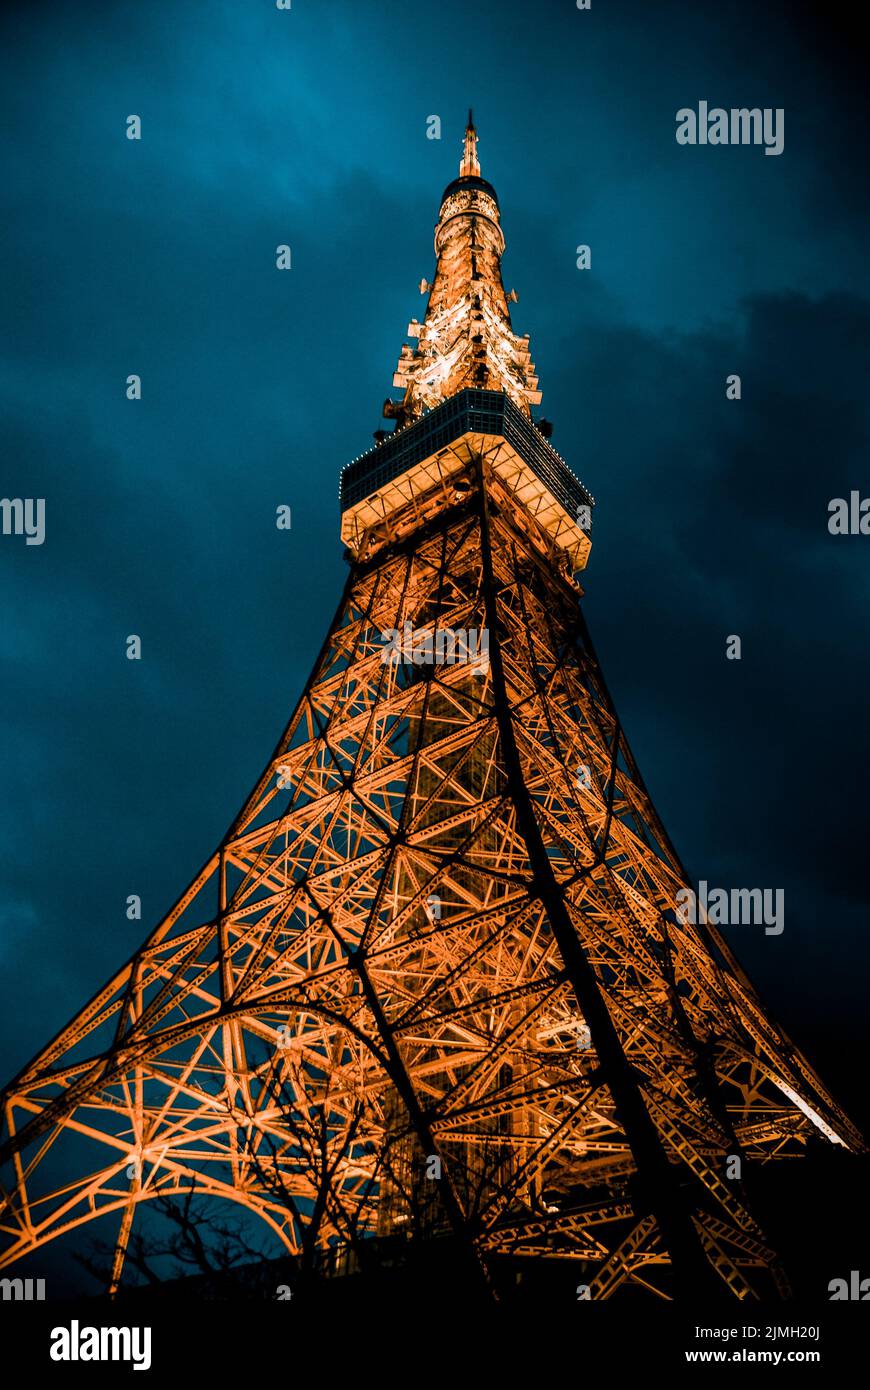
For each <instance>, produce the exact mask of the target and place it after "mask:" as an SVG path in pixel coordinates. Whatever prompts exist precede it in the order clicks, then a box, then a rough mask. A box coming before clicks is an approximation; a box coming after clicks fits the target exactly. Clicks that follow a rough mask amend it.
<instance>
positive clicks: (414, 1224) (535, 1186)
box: [0, 115, 863, 1299]
mask: <svg viewBox="0 0 870 1390" xmlns="http://www.w3.org/2000/svg"><path fill="white" fill-rule="evenodd" d="M477 145H478V141H477V133H476V130H475V128H474V125H473V122H472V119H471V116H470V115H469V122H468V127H467V129H466V132H465V137H464V146H463V155H462V160H461V164H460V168H459V176H458V177H457V178H456V179H454V180H453V182H451V183H450V184H449V185H448V187H447V188H446V190H445V192H444V196H443V199H442V202H441V208H440V213H439V218H438V223H437V227H436V230H435V256H436V264H435V272H434V277H433V279H432V282H431V284H429V283H427V282H426V281H425V280H424V281H423V282H422V284H421V291H422V292H423V293H426V294H428V300H427V306H426V311H425V315H424V317H423V319H422V321H421V322H416V321H414V322H412V323H411V324H410V326H409V329H408V336H409V337H410V339H411V344H410V345H407V346H404V347H403V348H402V350H401V355H400V358H399V363H398V368H397V371H396V374H395V376H394V378H393V384H394V387H395V388H397V390H396V394H397V395H398V397H399V398H398V399H396V400H394V399H390V400H388V401H387V402H386V404H385V406H384V415H385V416H386V417H387V419H388V420H391V421H392V422H393V428H392V429H390V430H380V431H378V433H377V435H376V436H375V438H376V444H375V447H374V448H372V449H370V450H369V451H368V452H367V453H365V454H363V455H362V456H361V457H359V458H357V459H355V460H354V461H353V462H352V463H350V464H349V465H348V466H347V467H346V468H345V469H344V470H343V472H342V475H341V484H340V499H341V538H342V541H343V544H344V546H345V548H346V556H347V559H348V562H349V575H348V579H347V583H346V585H345V588H344V592H343V594H342V596H341V599H340V602H339V604H338V608H337V611H336V614H335V617H334V619H333V621H332V623H331V625H330V627H329V630H328V632H327V634H326V638H325V641H324V643H323V646H322V649H321V651H320V654H319V656H318V657H317V660H316V662H315V665H314V669H313V671H312V672H311V675H310V678H309V680H308V682H307V684H306V686H305V689H304V690H303V692H302V695H301V698H300V699H299V702H298V704H297V706H296V708H295V709H294V710H293V712H292V715H291V718H290V721H289V723H288V724H287V727H286V729H285V731H284V733H283V734H282V736H281V738H280V739H279V741H278V744H277V747H276V748H275V751H274V753H273V754H272V756H271V757H270V758H269V760H268V762H267V763H266V766H265V768H264V769H263V772H262V774H261V775H260V777H259V779H258V780H257V783H256V785H255V787H254V789H253V791H252V792H251V794H250V796H249V797H248V799H247V801H246V802H245V804H244V806H243V807H242V809H241V811H240V812H239V814H238V816H237V817H236V818H235V820H234V821H233V822H232V824H231V826H230V827H229V829H228V830H227V832H226V835H225V836H224V838H223V840H222V841H221V843H220V844H219V845H218V846H217V848H216V849H215V851H214V853H213V854H212V855H211V857H210V858H209V860H208V861H207V863H206V864H205V865H204V866H203V868H202V869H201V871H200V872H199V873H198V874H197V875H196V877H195V878H194V880H193V882H192V883H191V884H190V886H189V887H188V888H187V889H186V890H185V892H184V893H183V894H182V895H181V896H180V898H179V899H178V901H177V902H176V904H175V906H174V907H173V908H172V910H171V911H170V912H169V913H168V914H167V916H166V917H165V918H164V919H163V920H162V921H161V922H160V923H159V924H158V925H157V926H156V927H155V929H154V930H153V931H152V932H151V934H150V935H149V936H148V938H147V940H145V942H144V943H143V944H142V946H141V948H140V949H139V950H138V951H137V952H136V953H135V955H134V956H133V958H132V959H131V960H129V961H128V962H127V963H126V964H124V965H123V966H122V967H121V968H120V969H119V970H118V972H117V973H116V974H115V975H114V977H113V978H112V979H110V980H109V981H108V983H107V984H105V985H104V987H103V988H101V989H100V990H99V991H98V992H97V993H96V994H95V995H94V996H93V998H92V999H91V1001H90V1002H89V1003H88V1004H87V1005H86V1006H85V1007H84V1008H82V1009H81V1010H80V1011H79V1012H78V1013H77V1014H76V1016H75V1017H74V1018H73V1019H72V1021H71V1022H70V1023H69V1024H68V1025H67V1026H66V1027H65V1028H64V1029H63V1030H62V1031H61V1032H60V1033H59V1034H58V1035H57V1037H55V1038H54V1039H53V1040H52V1041H51V1042H50V1043H48V1045H47V1046H46V1047H44V1048H43V1049H42V1051H40V1052H39V1054H38V1055H37V1056H36V1057H35V1058H34V1059H33V1060H32V1061H31V1062H30V1063H29V1065H28V1066H26V1067H25V1068H24V1070H23V1071H22V1072H21V1073H20V1074H19V1075H18V1076H17V1077H16V1078H15V1079H14V1081H12V1082H11V1083H10V1085H9V1086H8V1087H7V1088H6V1089H5V1091H4V1092H3V1098H2V1122H3V1142H2V1149H0V1159H2V1162H3V1173H4V1177H3V1186H2V1193H0V1265H2V1266H3V1267H4V1268H6V1267H8V1266H10V1265H14V1262H15V1261H16V1260H18V1259H19V1258H21V1257H22V1256H25V1255H28V1254H31V1253H33V1252H34V1251H37V1250H39V1249H40V1248H41V1247H43V1246H45V1245H46V1243H48V1242H50V1241H53V1240H55V1239H57V1238H59V1237H66V1238H71V1239H72V1240H73V1242H75V1240H76V1239H77V1238H78V1237H79V1236H80V1235H81V1228H85V1227H86V1226H87V1225H88V1223H91V1222H94V1221H96V1220H98V1219H99V1220H101V1221H102V1222H103V1223H105V1222H106V1220H107V1219H108V1218H111V1222H112V1229H113V1233H114V1234H113V1240H114V1267H113V1272H112V1281H111V1287H112V1288H113V1289H116V1288H117V1287H118V1286H119V1284H120V1282H121V1280H122V1277H123V1269H124V1260H125V1253H126V1251H127V1248H128V1245H129V1240H130V1233H131V1229H132V1228H133V1225H134V1222H136V1221H137V1220H139V1219H141V1218H142V1217H143V1216H144V1215H145V1213H144V1210H143V1209H144V1208H146V1207H147V1205H148V1203H149V1202H150V1201H152V1199H154V1198H156V1197H167V1196H169V1197H172V1196H175V1197H179V1196H181V1195H182V1194H189V1193H190V1192H191V1190H193V1191H194V1192H195V1193H197V1194H201V1195H202V1196H203V1197H207V1198H211V1199H214V1198H224V1199H226V1200H227V1202H229V1203H236V1204H240V1205H241V1206H242V1207H244V1208H245V1209H246V1210H247V1211H248V1212H249V1213H252V1214H253V1215H255V1216H256V1217H258V1218H261V1219H262V1221H264V1222H265V1223H267V1224H268V1226H269V1227H270V1228H271V1230H272V1232H273V1233H274V1236H275V1237H276V1240H277V1242H279V1243H280V1245H281V1246H282V1247H283V1249H284V1250H285V1251H286V1252H287V1254H288V1255H289V1256H290V1257H294V1258H299V1259H300V1260H301V1259H302V1258H303V1256H305V1255H306V1252H307V1256H308V1257H310V1258H311V1259H314V1260H315V1261H316V1262H317V1265H318V1268H320V1269H321V1270H323V1271H326V1272H332V1273H333V1274H336V1275H337V1274H339V1273H340V1272H341V1271H343V1270H347V1269H364V1268H365V1267H366V1260H367V1259H369V1258H370V1254H371V1252H372V1251H376V1250H378V1249H383V1248H387V1247H388V1248H389V1249H391V1250H393V1251H399V1252H401V1251H402V1250H403V1249H406V1250H411V1249H413V1248H418V1247H420V1246H421V1245H422V1246H424V1247H427V1248H433V1249H434V1248H438V1249H441V1250H443V1251H445V1252H447V1253H446V1256H445V1258H447V1259H448V1260H449V1261H453V1262H454V1263H455V1267H456V1270H457V1276H458V1277H459V1276H461V1277H462V1278H466V1279H468V1280H469V1281H470V1282H471V1283H476V1284H477V1286H479V1288H480V1290H481V1291H482V1292H483V1293H484V1294H486V1295H487V1296H492V1297H496V1298H497V1297H498V1296H499V1290H500V1288H502V1287H503V1283H504V1278H505V1277H506V1276H505V1273H504V1272H505V1271H506V1270H508V1269H509V1270H510V1277H511V1278H515V1277H516V1274H517V1271H518V1270H519V1271H520V1273H521V1271H522V1268H523V1265H524V1263H528V1262H536V1261H537V1262H569V1264H570V1265H571V1267H572V1278H573V1280H574V1282H575V1283H576V1284H577V1286H578V1287H582V1288H583V1289H584V1290H585V1296H588V1297H590V1298H593V1299H606V1298H609V1297H611V1296H614V1295H619V1294H621V1293H622V1292H624V1291H625V1290H632V1291H634V1292H635V1293H638V1292H640V1293H647V1294H651V1295H654V1296H655V1295H658V1296H661V1297H665V1298H669V1299H673V1298H676V1299H679V1298H683V1297H686V1296H688V1295H689V1294H690V1293H696V1294H702V1293H707V1294H709V1295H710V1296H717V1295H719V1296H723V1297H725V1298H728V1297H734V1298H737V1299H752V1298H759V1297H763V1296H765V1295H766V1294H769V1293H776V1292H777V1291H779V1292H780V1293H784V1292H785V1291H786V1284H785V1280H784V1276H783V1274H782V1272H781V1270H780V1268H779V1261H778V1257H777V1253H776V1252H775V1250H774V1249H773V1248H772V1247H771V1244H770V1242H769V1240H768V1237H767V1235H766V1233H765V1231H764V1230H763V1229H762V1227H761V1225H760V1224H759V1223H758V1220H757V1218H756V1216H755V1215H754V1214H753V1212H752V1210H751V1203H750V1201H749V1198H748V1196H747V1193H746V1191H745V1188H744V1184H743V1177H742V1176H741V1174H743V1172H744V1169H746V1168H747V1167H748V1166H749V1165H763V1164H766V1163H769V1162H779V1161H781V1160H784V1159H788V1158H794V1157H796V1156H798V1155H800V1154H802V1153H803V1152H804V1150H805V1147H806V1144H807V1140H808V1138H809V1137H810V1136H815V1137H816V1138H818V1139H819V1140H821V1141H825V1142H827V1143H830V1144H831V1145H838V1146H844V1147H845V1148H846V1149H851V1150H862V1149H863V1144H862V1141H861V1138H860V1136H859V1135H858V1134H857V1133H856V1132H855V1130H854V1129H853V1127H852V1126H851V1124H850V1122H849V1121H848V1119H847V1118H846V1116H845V1115H844V1114H843V1113H842V1112H841V1110H840V1109H839V1108H838V1106H837V1105H836V1104H835V1102H834V1101H833V1099H832V1098H831V1096H830V1095H829V1094H828V1092H827V1091H826V1089H825V1087H824V1086H823V1085H822V1083H821V1081H820V1080H819V1078H818V1077H817V1076H816V1075H815V1073H814V1071H813V1069H812V1068H811V1066H810V1065H809V1063H808V1062H807V1061H806V1060H805V1059H804V1058H803V1056H802V1055H801V1054H800V1052H799V1051H798V1050H797V1049H796V1048H795V1047H794V1046H793V1044H792V1043H791V1042H790V1041H789V1039H788V1038H787V1037H786V1036H785V1035H784V1033H783V1032H782V1030H781V1029H780V1028H779V1027H778V1026H777V1024H776V1023H775V1022H774V1021H773V1020H772V1019H771V1018H770V1017H769V1016H768V1015H767V1013H766V1012H765V1011H764V1010H763V1008H762V1006H761V1004H760V1002H759V1000H758V997H757V995H756V993H755V991H754V990H753V987H752V985H751V984H750V982H749V980H748V979H747V977H746V975H745V973H744V972H743V970H742V969H741V967H740V965H739V964H738V963H737V961H736V960H735V959H734V957H733V955H732V953H731V952H730V950H729V948H728V946H727V944H726V942H725V941H724V940H723V938H722V936H721V935H720V934H719V933H718V932H717V930H716V928H715V927H714V926H713V925H711V924H710V923H709V922H707V921H705V920H701V921H699V922H697V923H691V922H686V921H684V920H682V919H681V916H680V914H679V913H678V912H677V911H676V905H677V902H678V898H677V895H678V894H679V893H681V892H682V891H684V890H685V889H686V888H687V886H688V884H689V880H688V878H687V875H686V873H685V870H684V869H683V867H682V866H681V864H680V861H679V858H678V857H677V854H676V853H675V851H674V849H673V847H672V845H671V843H670V841H669V839H668V836H667V833H666V831H665V830H664V828H663V826H662V824H661V822H660V820H659V818H658V816H657V814H656V811H655V808H654V806H653V804H652V802H651V800H650V797H649V795H648V793H647V791H646V788H645V786H644V783H643V780H642V778H641V775H640V773H639V771H638V768H637V765H636V763H635V760H634V757H633V756H632V753H631V750H630V748H629V745H628V743H627V740H626V737H625V733H624V731H623V728H622V725H621V723H620V720H619V717H618V715H617V713H616V710H615V707H614V703H613V701H612V699H611V697H610V694H609V692H608V689H607V686H606V685H605V681H604V677H603V675H602V672H601V668H600V666H599V663H598V660H597V659H596V655H595V651H594V648H593V646H592V642H591V640H590V637H589V633H588V631H587V627H586V623H585V620H584V615H583V609H582V604H581V598H582V590H581V588H580V586H579V584H578V582H577V577H576V576H577V575H578V573H579V572H580V571H582V570H583V569H584V568H585V566H586V563H587V560H588V558H589V554H590V547H591V540H590V535H591V516H592V511H593V506H594V502H593V498H592V496H591V495H590V493H589V492H588V491H587V490H586V488H585V487H584V486H583V484H582V483H581V482H580V481H579V480H578V478H577V477H576V476H575V475H574V474H573V473H572V471H571V470H570V468H569V467H568V466H567V465H566V463H565V462H564V460H563V459H562V458H561V457H560V455H559V454H558V453H557V452H556V451H555V449H554V448H553V447H552V445H551V444H550V442H549V427H548V425H547V424H546V422H545V421H543V420H540V419H538V420H536V419H535V418H534V417H533V414H532V407H534V406H537V405H538V404H539V402H540V399H541V397H540V392H539V391H538V379H537V377H536V376H535V369H534V366H533V364H532V362H531V360H530V350H529V341H528V336H525V337H521V336H518V335H517V334H516V333H515V332H514V330H513V327H512V324H511V315H510V309H509V299H511V300H513V299H515V296H513V295H511V296H510V297H509V296H507V295H506V294H505V290H504V286H503V283H502V276H501V256H502V252H503V250H504V237H503V233H502V228H501V219H500V210H499V202H498V198H497V196H496V193H495V190H494V189H493V187H492V185H491V184H490V183H488V182H487V181H486V180H485V179H484V178H483V177H482V175H481V172H480V164H479V160H478V149H477Z"/></svg>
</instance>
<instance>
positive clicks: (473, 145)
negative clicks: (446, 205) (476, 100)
mask: <svg viewBox="0 0 870 1390" xmlns="http://www.w3.org/2000/svg"><path fill="white" fill-rule="evenodd" d="M469 176H473V177H476V178H480V160H479V159H478V157H477V131H476V130H475V129H474V113H473V112H472V110H471V107H470V106H469V108H468V124H467V126H466V127H465V147H464V149H463V151H462V162H461V163H460V165H459V177H460V178H461V179H464V178H468V177H469Z"/></svg>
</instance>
